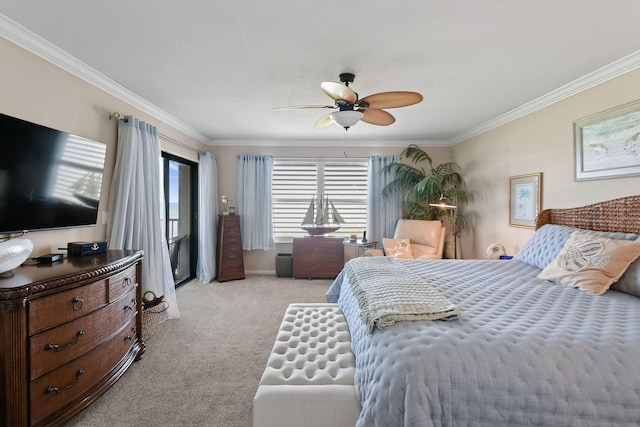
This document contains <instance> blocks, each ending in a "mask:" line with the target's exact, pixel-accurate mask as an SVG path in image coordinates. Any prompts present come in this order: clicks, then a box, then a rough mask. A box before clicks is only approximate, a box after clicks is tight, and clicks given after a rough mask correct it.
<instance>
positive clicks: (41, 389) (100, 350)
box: [29, 318, 136, 424]
mask: <svg viewBox="0 0 640 427" xmlns="http://www.w3.org/2000/svg"><path fill="white" fill-rule="evenodd" d="M135 331H136V322H135V318H131V319H130V321H129V323H127V324H126V326H125V327H124V328H122V329H121V330H120V331H118V333H117V335H115V336H114V337H113V338H111V339H110V340H109V341H107V342H106V343H104V344H102V345H101V346H99V347H97V348H96V349H95V350H93V351H91V352H90V353H87V354H86V355H84V356H82V357H80V358H79V359H76V360H74V361H72V362H69V363H67V364H66V365H64V366H61V367H60V368H58V369H56V370H55V371H52V372H50V373H48V374H47V375H44V376H42V377H40V378H39V379H37V380H35V381H32V382H31V384H30V390H29V399H30V403H31V424H37V423H40V422H42V419H43V418H44V417H46V416H47V415H49V414H51V413H53V412H56V411H58V410H60V409H61V408H64V406H65V405H67V404H71V403H73V401H74V399H77V398H79V397H80V396H81V395H82V394H83V393H85V392H86V391H87V390H88V389H89V388H90V387H92V386H94V385H95V384H96V383H97V382H99V381H100V380H101V379H103V378H104V377H105V376H106V375H107V374H109V372H110V371H111V370H112V369H114V367H116V365H118V363H119V362H122V361H123V359H124V356H125V355H126V354H127V352H129V351H130V350H131V349H132V347H133V344H134V343H135V341H136V333H135Z"/></svg>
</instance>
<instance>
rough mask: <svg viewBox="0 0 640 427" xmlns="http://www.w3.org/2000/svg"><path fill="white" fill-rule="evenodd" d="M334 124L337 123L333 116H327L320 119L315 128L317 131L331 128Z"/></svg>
mask: <svg viewBox="0 0 640 427" xmlns="http://www.w3.org/2000/svg"><path fill="white" fill-rule="evenodd" d="M334 123H335V122H334V121H333V119H332V118H331V114H327V115H326V116H322V117H320V118H319V119H318V121H317V122H316V124H315V126H316V129H322V128H326V127H327V126H331V125H332V124H334Z"/></svg>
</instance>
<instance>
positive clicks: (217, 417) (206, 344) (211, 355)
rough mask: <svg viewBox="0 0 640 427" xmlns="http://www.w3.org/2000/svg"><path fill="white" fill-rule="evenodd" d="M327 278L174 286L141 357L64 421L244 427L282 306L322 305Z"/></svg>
mask: <svg viewBox="0 0 640 427" xmlns="http://www.w3.org/2000/svg"><path fill="white" fill-rule="evenodd" d="M330 285H331V281H330V280H293V279H289V278H276V277H275V276H249V277H248V278H247V279H245V280H236V281H231V282H225V283H218V282H211V283H208V284H202V283H199V282H197V281H193V282H190V283H188V284H185V285H183V286H182V287H180V288H179V289H178V291H177V297H178V305H179V307H180V314H181V318H180V319H174V320H168V321H165V322H163V323H162V324H161V325H160V326H159V328H158V331H157V332H156V333H155V335H154V336H153V337H152V338H151V339H150V340H149V342H147V351H146V353H145V354H144V357H143V359H142V360H141V361H139V362H135V363H134V364H133V365H132V366H131V368H129V370H128V371H127V372H126V373H125V375H124V376H123V377H122V378H121V379H120V380H119V381H118V382H117V383H116V384H115V385H114V386H113V387H112V388H111V389H110V390H109V391H108V392H107V393H106V394H104V395H103V396H102V397H101V398H100V399H99V400H98V401H96V402H95V403H94V404H93V405H91V406H90V407H89V408H87V409H86V410H85V411H83V412H82V413H80V414H79V415H78V416H76V417H75V418H74V419H72V420H71V421H70V422H69V423H67V425H68V426H129V425H132V426H133V425H135V426H151V425H154V426H155V425H161V426H216V427H217V426H220V427H235V426H237V427H249V426H251V424H252V415H251V412H252V403H253V396H254V394H255V392H256V390H257V388H258V381H259V380H260V376H261V375H262V371H263V369H264V367H265V365H266V363H267V358H268V356H269V353H270V351H271V347H272V346H273V343H274V340H275V337H276V333H277V330H278V326H279V325H280V322H281V321H282V317H283V315H284V311H285V309H286V308H287V306H288V305H289V304H290V303H293V302H325V299H324V294H325V292H326V291H327V289H328V288H329V286H330Z"/></svg>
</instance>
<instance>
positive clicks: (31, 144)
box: [0, 114, 107, 234]
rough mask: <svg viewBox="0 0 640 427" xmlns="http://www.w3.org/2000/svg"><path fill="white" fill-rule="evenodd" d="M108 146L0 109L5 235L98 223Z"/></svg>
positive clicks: (0, 215) (0, 227) (0, 200)
mask: <svg viewBox="0 0 640 427" xmlns="http://www.w3.org/2000/svg"><path fill="white" fill-rule="evenodd" d="M106 151H107V146H106V144H103V143H101V142H96V141H92V140H89V139H86V138H82V137H80V136H77V135H73V134H69V133H66V132H61V131H58V130H54V129H51V128H48V127H45V126H40V125H37V124H35V123H30V122H27V121H24V120H20V119H17V118H15V117H11V116H7V115H4V114H0V234H9V233H18V232H22V231H35V230H47V229H54V228H65V227H79V226H87V225H95V224H96V220H97V218H98V202H99V201H100V190H101V188H102V176H103V172H104V162H105V156H106Z"/></svg>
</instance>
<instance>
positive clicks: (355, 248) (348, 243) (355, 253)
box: [342, 240, 378, 258]
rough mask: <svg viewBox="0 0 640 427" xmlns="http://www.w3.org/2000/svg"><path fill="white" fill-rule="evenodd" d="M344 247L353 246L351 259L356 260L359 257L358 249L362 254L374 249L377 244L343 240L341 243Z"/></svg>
mask: <svg viewBox="0 0 640 427" xmlns="http://www.w3.org/2000/svg"><path fill="white" fill-rule="evenodd" d="M342 243H343V244H344V245H345V246H353V257H354V258H358V257H359V256H360V249H361V248H362V250H363V252H364V251H366V250H367V249H375V247H376V246H378V242H369V241H366V242H363V241H362V240H356V241H355V242H354V241H351V240H345V241H344V242H342Z"/></svg>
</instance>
